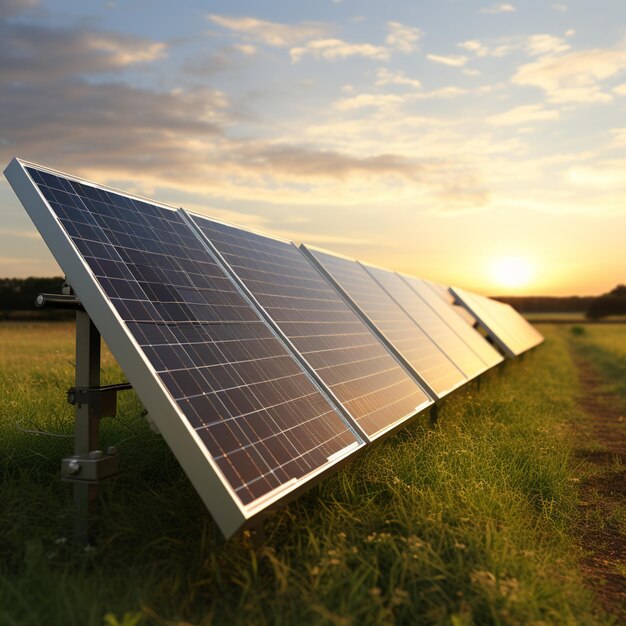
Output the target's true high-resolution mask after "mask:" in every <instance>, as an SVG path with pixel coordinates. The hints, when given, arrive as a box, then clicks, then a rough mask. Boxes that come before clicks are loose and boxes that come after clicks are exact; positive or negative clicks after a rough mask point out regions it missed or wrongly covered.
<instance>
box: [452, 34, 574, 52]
mask: <svg viewBox="0 0 626 626" xmlns="http://www.w3.org/2000/svg"><path fill="white" fill-rule="evenodd" d="M573 34H574V32H573V31H571V32H570V31H568V32H567V33H566V36H571V35H573ZM457 45H458V47H459V48H462V49H463V50H467V52H469V53H471V54H473V55H474V56H476V57H479V58H482V57H493V58H501V57H504V56H506V55H508V54H511V53H512V52H515V51H519V50H523V51H524V52H525V53H526V54H528V55H529V56H544V55H548V54H561V53H563V52H566V51H568V50H569V49H570V44H569V43H567V41H566V40H565V39H564V38H563V37H559V36H556V35H550V34H547V33H538V34H536V35H528V36H512V37H500V38H497V39H493V40H489V41H479V40H478V39H469V40H467V41H462V42H461V43H459V44H457Z"/></svg>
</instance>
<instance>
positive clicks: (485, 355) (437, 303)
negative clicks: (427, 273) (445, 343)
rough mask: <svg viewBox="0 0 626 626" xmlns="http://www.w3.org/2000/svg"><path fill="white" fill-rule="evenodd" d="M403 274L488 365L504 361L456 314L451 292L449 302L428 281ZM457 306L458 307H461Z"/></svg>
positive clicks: (405, 279) (415, 289)
mask: <svg viewBox="0 0 626 626" xmlns="http://www.w3.org/2000/svg"><path fill="white" fill-rule="evenodd" d="M401 276H402V279H403V280H404V281H405V282H406V283H407V285H409V287H411V289H413V290H414V291H415V293H417V294H418V295H419V296H420V297H421V298H422V299H423V300H424V302H426V303H427V304H428V306H430V307H431V308H432V309H433V311H435V312H436V313H437V315H439V317H440V318H441V319H442V320H443V321H444V322H445V323H446V324H447V325H448V326H449V327H450V329H451V330H452V331H453V332H455V333H456V335H457V336H458V337H459V338H460V339H461V340H462V341H464V342H465V343H466V345H467V346H469V347H470V348H471V349H472V350H473V351H474V353H475V354H476V355H477V356H479V357H480V358H481V360H482V361H483V363H485V365H486V366H487V367H493V366H495V365H497V364H498V363H501V362H502V360H503V359H502V355H501V354H500V353H499V352H498V351H497V350H495V349H494V348H493V347H492V346H491V345H490V344H489V343H488V342H487V341H486V339H485V338H484V337H483V336H482V335H481V334H480V333H479V332H478V331H476V330H475V329H474V328H472V327H471V326H469V325H468V324H467V323H466V322H465V321H464V320H462V319H461V318H460V317H459V315H457V314H456V312H455V311H454V310H453V307H452V304H451V302H450V301H451V300H452V295H451V294H450V293H449V292H448V302H444V300H443V299H442V298H441V297H439V296H438V295H437V294H436V293H435V292H434V291H433V289H432V288H431V287H430V286H429V285H428V284H427V282H426V281H424V280H422V279H420V278H414V277H412V276H407V275H404V274H402V275H401ZM456 308H457V309H458V308H459V307H456ZM462 310H465V309H462Z"/></svg>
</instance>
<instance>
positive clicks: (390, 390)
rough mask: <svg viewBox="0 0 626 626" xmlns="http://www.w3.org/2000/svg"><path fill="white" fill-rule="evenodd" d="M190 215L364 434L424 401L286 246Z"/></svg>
mask: <svg viewBox="0 0 626 626" xmlns="http://www.w3.org/2000/svg"><path fill="white" fill-rule="evenodd" d="M192 218H193V219H194V221H195V223H196V224H197V225H198V226H199V228H200V229H201V231H202V233H203V234H204V235H205V236H206V237H207V239H208V240H209V241H210V242H211V243H212V244H213V245H214V246H215V247H216V249H217V250H218V251H219V253H220V254H221V255H222V256H223V258H224V259H225V261H226V262H227V263H228V264H229V265H230V266H231V268H232V270H233V271H234V272H235V273H236V274H237V276H238V277H239V278H240V279H241V281H242V282H243V283H244V284H245V286H246V287H247V289H249V291H250V293H251V294H252V295H253V296H254V298H255V299H256V300H257V301H258V302H259V304H260V305H261V306H262V307H263V308H264V309H265V310H266V311H267V313H268V314H269V316H270V317H271V318H272V320H274V322H275V323H276V324H277V325H278V327H279V328H280V330H281V331H282V332H283V333H284V334H285V335H286V336H287V338H288V339H289V340H290V341H291V342H292V343H293V345H294V346H295V348H296V349H297V350H298V352H300V354H302V356H303V357H304V359H305V360H306V361H307V363H308V364H309V365H310V366H311V367H312V368H313V369H314V370H315V371H316V372H317V374H318V375H319V377H320V378H321V379H322V380H323V382H324V383H325V384H326V385H327V386H328V387H329V388H330V389H331V390H332V392H333V393H334V395H335V396H336V398H337V399H338V400H339V401H340V402H341V403H342V404H343V406H344V407H345V408H346V410H347V411H348V412H349V413H350V415H352V417H353V418H354V419H355V420H356V422H357V423H358V424H359V426H360V427H361V428H363V430H364V431H365V432H366V433H367V435H368V436H371V437H375V436H376V435H377V434H378V433H380V432H382V431H384V430H386V429H388V428H389V427H391V426H393V425H395V424H396V423H399V422H400V421H402V420H403V419H405V418H407V417H409V416H411V415H413V414H414V413H415V412H416V410H417V409H418V408H424V407H425V406H427V405H428V404H430V403H431V401H430V399H429V398H428V396H427V395H426V394H425V393H424V391H423V390H422V389H421V387H420V386H419V385H418V384H417V383H416V382H415V381H414V380H413V378H412V377H410V376H409V374H408V373H407V372H406V371H405V370H404V368H402V367H401V366H400V365H399V363H398V362H397V361H396V360H395V358H394V357H393V356H391V354H390V353H389V351H388V350H387V348H386V347H385V346H384V345H383V344H382V343H381V341H380V340H379V339H378V338H377V337H376V336H375V335H374V334H373V333H372V331H371V330H370V329H369V328H368V326H367V325H366V324H365V323H364V322H363V321H362V320H361V319H359V317H358V316H357V315H356V314H355V313H354V312H353V311H352V309H351V308H350V307H349V306H348V305H347V304H346V302H345V301H344V300H343V298H342V297H341V296H340V295H339V294H338V293H337V292H336V290H335V289H334V288H333V287H332V286H331V285H330V284H329V283H328V282H327V281H326V280H325V279H324V278H323V277H322V276H321V274H320V273H319V272H318V271H317V269H315V267H313V265H312V264H311V263H310V262H309V260H308V259H307V258H305V256H304V255H303V254H302V253H301V252H300V251H299V250H298V248H296V247H295V246H294V245H293V244H292V243H290V242H286V241H281V240H278V239H274V238H272V237H267V236H264V235H260V234H257V233H253V232H249V231H245V230H243V229H239V228H235V227H233V226H228V225H225V224H221V223H219V222H216V221H213V220H210V219H208V218H205V217H201V216H198V215H193V216H192Z"/></svg>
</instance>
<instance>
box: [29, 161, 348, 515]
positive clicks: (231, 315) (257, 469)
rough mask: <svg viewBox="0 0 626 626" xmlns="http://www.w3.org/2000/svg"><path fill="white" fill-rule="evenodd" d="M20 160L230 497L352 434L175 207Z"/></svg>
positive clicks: (250, 497)
mask: <svg viewBox="0 0 626 626" xmlns="http://www.w3.org/2000/svg"><path fill="white" fill-rule="evenodd" d="M27 171H28V173H29V174H30V176H31V178H32V179H33V181H34V182H35V184H36V185H37V186H38V188H39V190H40V191H41V193H42V194H43V195H44V197H45V198H46V200H47V201H48V204H49V206H50V207H51V209H52V211H53V212H54V214H55V215H56V216H57V218H58V219H59V221H60V223H61V225H62V226H63V228H64V229H65V232H66V233H67V235H68V236H69V238H70V239H71V241H72V242H73V244H74V245H75V246H76V248H77V249H78V251H79V252H80V254H81V255H82V257H83V258H84V261H85V262H86V264H87V265H88V266H89V268H91V270H92V272H93V275H94V276H95V279H96V281H97V282H98V283H99V284H100V286H101V288H102V289H103V291H104V292H105V293H106V295H107V296H108V298H109V299H110V301H111V303H112V304H113V306H114V307H115V309H116V310H117V312H118V313H119V316H120V317H121V319H122V320H123V322H124V324H125V325H126V326H127V328H128V330H129V331H130V333H131V334H132V336H133V337H134V339H135V340H136V342H137V343H138V344H139V346H140V348H141V350H142V351H143V353H144V354H145V357H146V359H147V361H148V362H149V363H150V365H151V366H152V367H153V368H154V370H155V371H156V374H157V375H158V377H159V378H160V380H161V381H162V383H163V385H164V386H165V387H166V388H167V390H168V391H169V394H170V396H171V399H172V401H173V402H175V403H176V404H177V405H178V407H179V408H180V411H181V412H182V415H183V416H184V418H185V419H186V420H188V422H189V424H190V425H191V426H192V427H193V428H194V429H195V432H196V433H197V435H198V437H199V439H200V440H201V442H202V444H203V445H204V446H206V448H207V450H208V451H209V453H210V455H211V456H212V458H213V459H214V460H215V462H216V464H217V466H218V468H219V470H220V471H221V473H222V476H223V477H224V479H225V480H226V481H227V483H228V484H229V485H230V487H231V488H232V490H233V492H234V493H235V494H236V496H237V497H238V498H239V500H240V501H241V503H243V504H244V505H248V504H251V503H253V502H254V501H255V500H257V499H258V498H260V497H263V496H267V495H268V494H270V493H271V492H272V491H273V490H275V489H277V488H279V487H281V486H284V485H286V484H287V483H290V482H292V481H294V480H295V479H298V478H301V477H303V476H306V475H307V474H309V473H311V472H313V471H315V470H318V469H319V468H320V467H323V466H324V465H325V464H326V463H327V460H328V457H330V456H332V455H335V454H338V453H341V451H343V450H345V449H346V448H347V447H349V446H351V445H353V444H356V442H357V439H356V437H355V435H354V433H353V432H352V430H351V429H350V428H349V426H348V425H347V423H346V422H345V420H344V419H343V417H341V416H340V415H339V414H338V413H337V412H336V411H335V409H334V408H333V407H332V405H331V404H329V402H328V401H327V400H326V398H325V397H324V396H323V395H322V393H320V391H319V389H318V388H317V386H316V385H315V384H314V383H313V382H312V381H311V380H310V379H309V377H308V375H307V374H306V373H305V372H304V371H303V370H302V368H301V367H300V365H299V364H298V363H297V362H296V361H295V360H294V358H293V357H292V355H291V354H290V353H289V352H288V351H287V349H286V347H285V346H284V344H283V343H282V342H281V341H279V340H278V339H277V338H276V336H275V335H274V334H273V332H272V331H271V329H270V328H269V327H268V326H267V324H266V322H265V321H263V320H262V319H261V318H260V317H259V315H258V314H257V313H256V312H255V310H254V309H253V308H252V306H251V304H250V302H249V301H248V300H246V299H245V298H244V297H243V295H242V294H241V293H240V292H239V290H238V288H237V287H236V286H235V284H234V283H233V282H232V280H231V279H230V278H229V277H228V276H227V275H226V273H225V272H224V270H223V269H222V268H221V267H220V265H219V264H218V263H217V261H216V259H215V258H214V257H213V256H212V254H211V253H210V252H209V250H208V249H207V248H206V246H205V244H204V243H203V242H202V241H201V239H200V238H199V237H198V236H197V234H196V233H195V232H194V230H193V229H192V227H191V226H189V225H188V224H187V223H186V222H185V220H184V218H183V217H182V214H181V213H180V212H178V211H174V210H170V209H167V208H163V207H161V206H157V205H155V204H151V203H148V202H145V201H142V200H138V199H134V198H131V197H128V196H125V195H122V194H119V193H115V192H112V191H108V190H105V189H102V188H99V187H95V186H91V185H89V184H87V183H85V182H78V181H75V180H72V179H67V178H64V177H59V176H56V175H53V174H51V173H48V172H46V171H39V170H36V169H34V168H30V167H29V168H27ZM85 305H86V307H87V306H88V303H85ZM105 339H106V337H105ZM209 469H210V468H208V467H207V471H209Z"/></svg>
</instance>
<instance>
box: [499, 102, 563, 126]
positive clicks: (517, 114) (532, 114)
mask: <svg viewBox="0 0 626 626" xmlns="http://www.w3.org/2000/svg"><path fill="white" fill-rule="evenodd" d="M559 117H560V113H559V111H558V110H556V109H546V108H544V106H543V105H542V104H528V105H522V106H517V107H514V108H512V109H510V110H508V111H505V112H504V113H499V114H497V115H491V116H490V117H488V118H487V123H489V124H491V125H492V126H511V125H515V124H528V123H531V122H544V121H549V120H558V119H559Z"/></svg>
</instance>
